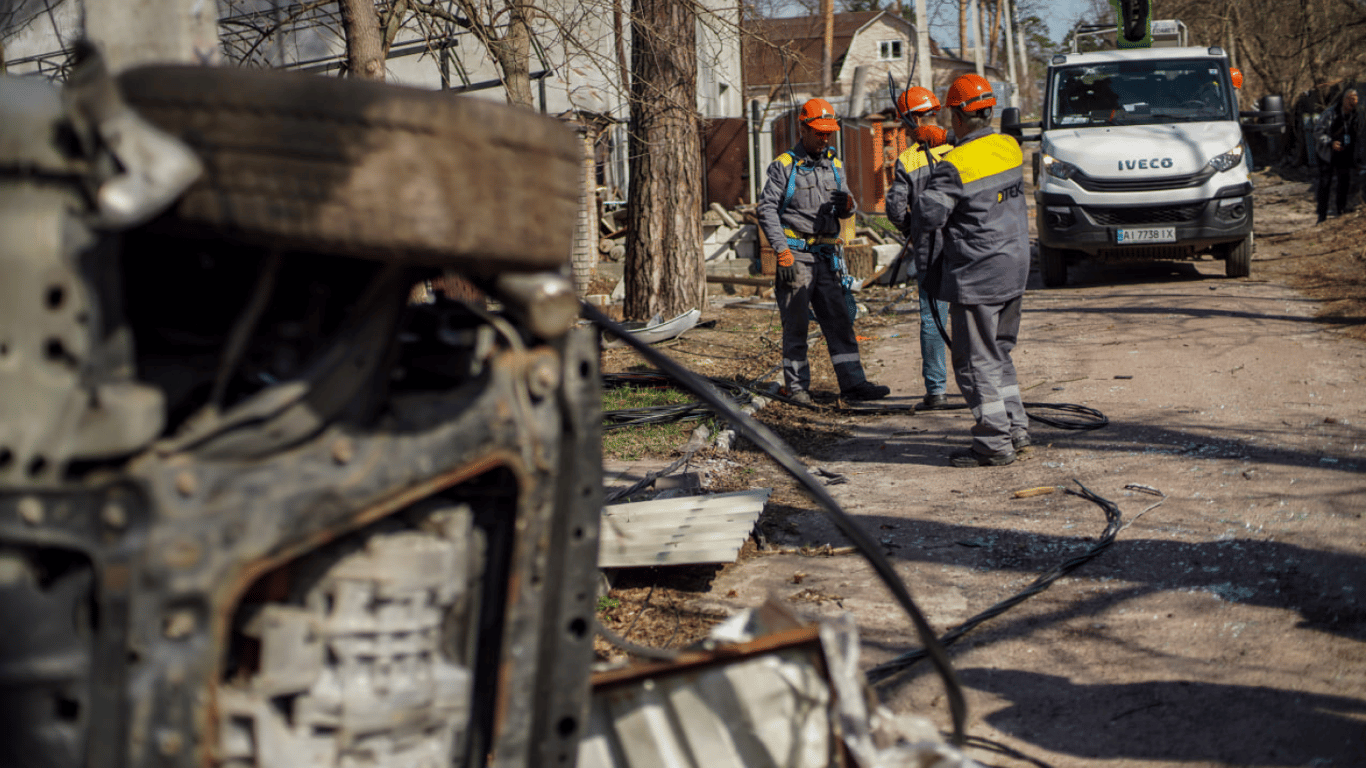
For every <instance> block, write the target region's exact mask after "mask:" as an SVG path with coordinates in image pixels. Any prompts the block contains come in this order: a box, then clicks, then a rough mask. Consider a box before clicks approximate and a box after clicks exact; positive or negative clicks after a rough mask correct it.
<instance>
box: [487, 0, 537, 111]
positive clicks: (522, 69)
mask: <svg viewBox="0 0 1366 768" xmlns="http://www.w3.org/2000/svg"><path fill="white" fill-rule="evenodd" d="M507 7H508V11H509V15H508V29H507V33H506V34H504V35H503V38H502V39H501V40H493V41H490V42H492V43H493V44H492V45H490V46H489V48H490V50H491V51H492V53H493V56H494V58H496V59H497V60H498V67H499V69H501V70H502V71H503V90H504V91H506V92H507V100H508V103H509V104H517V105H520V106H523V107H531V108H534V107H535V106H536V101H535V98H534V97H533V96H532V94H531V22H530V12H531V3H529V2H526V0H512V1H511V2H509V3H508V6H507Z"/></svg>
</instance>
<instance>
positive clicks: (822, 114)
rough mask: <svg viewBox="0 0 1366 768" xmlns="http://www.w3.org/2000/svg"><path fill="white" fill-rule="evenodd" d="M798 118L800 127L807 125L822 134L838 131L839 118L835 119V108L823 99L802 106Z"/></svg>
mask: <svg viewBox="0 0 1366 768" xmlns="http://www.w3.org/2000/svg"><path fill="white" fill-rule="evenodd" d="M800 117H801V121H802V125H809V126H811V127H812V128H814V129H815V130H817V131H821V132H822V133H830V132H831V131H838V130H839V129H840V124H839V118H837V117H835V108H834V107H832V106H830V102H828V101H826V100H825V99H812V100H810V101H808V102H806V103H805V104H803V105H802V113H801V116H800Z"/></svg>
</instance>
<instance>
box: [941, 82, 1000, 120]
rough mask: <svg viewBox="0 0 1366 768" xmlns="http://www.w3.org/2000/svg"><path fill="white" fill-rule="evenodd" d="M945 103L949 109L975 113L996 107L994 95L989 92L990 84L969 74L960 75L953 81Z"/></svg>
mask: <svg viewBox="0 0 1366 768" xmlns="http://www.w3.org/2000/svg"><path fill="white" fill-rule="evenodd" d="M946 101H948V103H949V106H950V107H959V108H961V109H963V110H965V111H967V112H976V111H977V110H979V109H986V108H987V107H994V106H996V94H994V93H992V92H991V83H988V82H987V79H986V78H985V77H982V76H981V75H979V74H977V73H975V72H969V73H967V74H966V75H960V76H959V78H958V79H957V80H954V81H953V85H950V86H949V92H948V98H947V99H946Z"/></svg>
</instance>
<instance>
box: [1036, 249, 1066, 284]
mask: <svg viewBox="0 0 1366 768" xmlns="http://www.w3.org/2000/svg"><path fill="white" fill-rule="evenodd" d="M1039 273H1040V274H1041V275H1042V276H1043V284H1044V286H1045V287H1048V288H1061V287H1062V286H1064V285H1067V252H1066V251H1064V250H1062V249H1061V248H1050V247H1049V246H1047V245H1044V244H1043V243H1039Z"/></svg>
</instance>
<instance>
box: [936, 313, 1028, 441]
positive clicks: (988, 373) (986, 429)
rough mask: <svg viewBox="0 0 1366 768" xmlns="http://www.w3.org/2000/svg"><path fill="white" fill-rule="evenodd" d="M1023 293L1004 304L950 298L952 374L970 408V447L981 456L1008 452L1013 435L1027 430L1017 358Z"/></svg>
mask: <svg viewBox="0 0 1366 768" xmlns="http://www.w3.org/2000/svg"><path fill="white" fill-rule="evenodd" d="M1022 298H1023V297H1016V298H1014V299H1011V300H1010V301H1007V302H1006V303H1004V304H951V305H950V306H949V317H950V319H951V322H952V324H953V375H954V379H955V380H956V381H957V382H958V389H959V391H960V392H962V393H963V398H964V399H965V400H967V402H968V407H969V408H971V409H972V415H973V418H975V419H976V420H977V423H976V424H975V425H973V427H972V449H973V450H974V451H976V452H977V453H979V454H981V455H984V456H995V455H999V454H1003V453H1009V452H1010V451H1012V450H1014V449H1013V448H1012V447H1011V438H1013V437H1024V436H1027V435H1028V434H1029V423H1028V421H1027V417H1026V416H1025V410H1024V404H1023V403H1022V402H1020V385H1019V382H1018V381H1017V380H1016V378H1015V362H1014V361H1013V360H1011V359H1010V351H1011V350H1012V349H1014V348H1015V339H1016V337H1017V336H1018V335H1019V333H1020V305H1021V303H1022Z"/></svg>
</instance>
